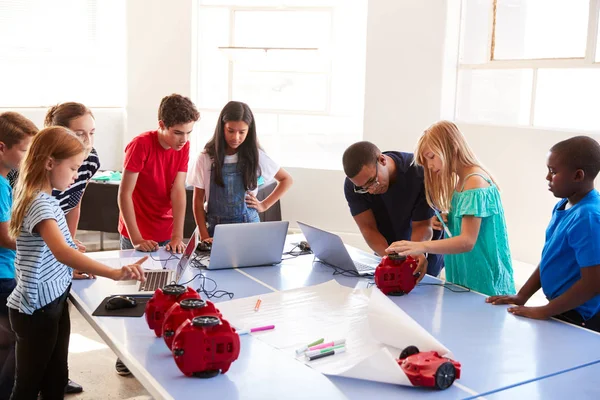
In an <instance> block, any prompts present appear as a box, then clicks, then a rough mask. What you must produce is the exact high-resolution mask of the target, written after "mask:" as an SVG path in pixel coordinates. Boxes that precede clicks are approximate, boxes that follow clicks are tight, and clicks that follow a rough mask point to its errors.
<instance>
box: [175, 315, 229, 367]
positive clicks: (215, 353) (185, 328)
mask: <svg viewBox="0 0 600 400" xmlns="http://www.w3.org/2000/svg"><path fill="white" fill-rule="evenodd" d="M239 355H240V337H239V335H238V334H237V333H236V332H235V330H234V329H233V328H232V327H231V325H229V322H227V321H226V320H221V319H219V318H218V317H214V316H200V317H195V318H194V319H192V320H189V319H188V320H186V321H184V322H183V323H182V324H181V326H180V327H179V328H178V329H177V332H175V338H174V339H173V357H174V358H175V363H177V366H178V367H179V369H180V370H181V372H183V373H184V375H186V376H197V377H200V378H211V377H213V376H216V375H218V374H219V371H220V372H221V373H223V374H224V373H225V372H227V371H228V370H229V367H230V366H231V363H232V362H234V361H235V360H237V358H238V356H239Z"/></svg>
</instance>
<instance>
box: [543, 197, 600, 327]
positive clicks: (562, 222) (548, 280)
mask: <svg viewBox="0 0 600 400" xmlns="http://www.w3.org/2000/svg"><path fill="white" fill-rule="evenodd" d="M566 204H567V199H562V200H561V201H559V202H558V204H557V205H556V206H555V207H554V210H553V211H552V219H551V220H550V224H549V225H548V229H546V243H545V244H544V250H542V260H541V262H540V280H541V282H542V290H543V291H544V294H545V295H546V297H547V298H548V299H550V300H552V299H555V298H557V297H558V296H560V295H561V294H563V293H564V292H566V291H567V290H568V289H569V288H570V287H571V286H573V284H574V283H575V282H577V281H578V280H579V279H581V269H582V268H586V267H592V266H595V265H600V194H599V193H598V191H597V190H596V189H594V190H592V191H591V192H589V193H588V194H587V195H586V196H585V197H584V198H583V199H581V200H580V201H579V203H577V204H575V205H574V206H573V207H571V208H569V209H568V210H565V205H566ZM575 310H576V311H577V312H579V314H581V316H582V317H583V318H584V319H586V320H587V319H589V318H591V317H592V316H594V315H596V314H597V313H598V312H600V295H598V296H596V297H594V298H592V299H591V300H588V301H587V302H586V303H584V304H582V305H581V306H579V307H577V308H575Z"/></svg>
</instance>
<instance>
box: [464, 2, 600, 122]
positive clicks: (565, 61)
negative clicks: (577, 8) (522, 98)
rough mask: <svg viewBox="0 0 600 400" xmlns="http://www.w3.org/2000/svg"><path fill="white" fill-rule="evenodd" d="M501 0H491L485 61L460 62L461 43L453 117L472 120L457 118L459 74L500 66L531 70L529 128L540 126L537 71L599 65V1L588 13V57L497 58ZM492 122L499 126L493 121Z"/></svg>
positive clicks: (596, 66)
mask: <svg viewBox="0 0 600 400" xmlns="http://www.w3.org/2000/svg"><path fill="white" fill-rule="evenodd" d="M467 1H469V0H461V3H460V21H459V29H458V34H459V37H462V30H463V11H464V7H465V2H467ZM497 4H498V0H490V4H489V24H488V26H489V30H488V39H487V46H486V58H485V62H483V63H463V62H461V54H462V51H463V48H462V43H460V44H459V48H458V54H457V68H456V76H455V89H456V90H455V96H454V110H453V116H454V119H455V120H457V121H460V122H466V123H469V122H470V121H469V119H459V118H458V108H459V107H458V100H459V91H460V88H459V86H458V85H459V74H460V72H461V71H464V70H501V69H515V70H516V69H531V70H532V73H533V79H532V84H531V100H530V102H531V104H530V112H529V122H528V124H527V125H525V126H527V127H539V125H535V124H534V120H535V107H536V93H537V80H538V71H539V70H540V69H577V68H585V69H590V68H600V60H599V61H596V47H597V45H598V35H599V34H600V32H599V31H598V28H599V21H600V0H589V13H588V25H587V39H586V51H585V57H570V58H531V59H502V60H495V59H494V46H495V43H494V42H495V28H496V18H495V17H496V9H497ZM493 125H498V124H497V123H493Z"/></svg>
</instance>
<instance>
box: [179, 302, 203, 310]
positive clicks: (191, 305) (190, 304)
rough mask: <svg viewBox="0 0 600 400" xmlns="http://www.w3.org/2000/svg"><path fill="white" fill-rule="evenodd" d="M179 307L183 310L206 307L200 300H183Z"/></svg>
mask: <svg viewBox="0 0 600 400" xmlns="http://www.w3.org/2000/svg"><path fill="white" fill-rule="evenodd" d="M179 305H180V306H181V308H183V309H184V310H193V309H195V308H202V307H205V306H206V302H205V301H204V300H201V299H185V300H181V302H179Z"/></svg>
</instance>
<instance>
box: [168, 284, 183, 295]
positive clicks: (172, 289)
mask: <svg viewBox="0 0 600 400" xmlns="http://www.w3.org/2000/svg"><path fill="white" fill-rule="evenodd" d="M186 290H187V289H186V288H185V286H183V285H166V286H163V288H162V291H163V293H164V294H168V295H170V296H179V295H182V294H184V293H185V292H186Z"/></svg>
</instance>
